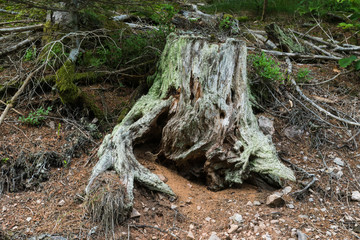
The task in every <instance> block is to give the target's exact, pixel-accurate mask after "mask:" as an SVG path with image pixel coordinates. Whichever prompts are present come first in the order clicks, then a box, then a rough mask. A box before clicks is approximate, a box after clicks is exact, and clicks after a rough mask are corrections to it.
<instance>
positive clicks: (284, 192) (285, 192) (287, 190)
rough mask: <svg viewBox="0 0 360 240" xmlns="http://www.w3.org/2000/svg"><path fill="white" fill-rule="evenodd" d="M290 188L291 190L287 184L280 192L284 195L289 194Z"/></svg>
mask: <svg viewBox="0 0 360 240" xmlns="http://www.w3.org/2000/svg"><path fill="white" fill-rule="evenodd" d="M291 190H292V187H290V186H287V187H285V188H284V189H283V190H282V193H283V194H284V195H286V194H289V193H290V192H291Z"/></svg>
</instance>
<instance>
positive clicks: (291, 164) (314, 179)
mask: <svg viewBox="0 0 360 240" xmlns="http://www.w3.org/2000/svg"><path fill="white" fill-rule="evenodd" d="M280 158H281V160H282V161H284V162H286V163H288V164H290V166H291V167H292V168H293V169H295V170H297V171H299V172H302V173H303V174H305V175H306V177H307V178H312V180H311V181H310V182H309V183H308V184H307V185H306V186H305V187H304V188H303V189H301V190H298V191H296V192H293V193H291V195H293V196H295V197H299V196H301V195H303V194H304V193H305V192H306V191H307V190H309V188H310V187H311V186H312V185H314V183H315V182H316V181H318V180H319V179H318V178H317V177H316V176H315V174H312V173H308V172H307V171H306V170H304V169H303V168H301V167H299V166H297V165H295V164H294V163H292V162H291V161H290V160H287V159H285V158H283V157H280Z"/></svg>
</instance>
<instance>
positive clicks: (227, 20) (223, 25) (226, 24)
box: [219, 14, 234, 30]
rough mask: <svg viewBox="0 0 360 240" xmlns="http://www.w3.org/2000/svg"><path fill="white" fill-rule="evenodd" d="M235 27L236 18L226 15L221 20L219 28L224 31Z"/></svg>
mask: <svg viewBox="0 0 360 240" xmlns="http://www.w3.org/2000/svg"><path fill="white" fill-rule="evenodd" d="M233 25H234V17H233V16H231V15H230V14H225V15H224V16H223V18H222V19H221V20H220V24H219V28H220V29H222V30H229V29H230V28H231V27H232V26H233Z"/></svg>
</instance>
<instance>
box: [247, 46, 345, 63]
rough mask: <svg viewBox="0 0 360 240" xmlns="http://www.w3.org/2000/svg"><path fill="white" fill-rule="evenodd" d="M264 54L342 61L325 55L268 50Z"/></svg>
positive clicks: (263, 50)
mask: <svg viewBox="0 0 360 240" xmlns="http://www.w3.org/2000/svg"><path fill="white" fill-rule="evenodd" d="M248 49H249V50H255V48H248ZM261 51H262V52H265V53H268V54H271V55H275V56H284V57H292V58H301V59H308V60H316V59H319V60H334V61H338V60H340V59H341V57H336V56H323V55H304V54H299V53H287V52H279V51H274V50H266V49H261Z"/></svg>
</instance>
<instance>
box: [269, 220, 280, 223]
mask: <svg viewBox="0 0 360 240" xmlns="http://www.w3.org/2000/svg"><path fill="white" fill-rule="evenodd" d="M270 223H271V224H278V223H279V220H276V219H274V220H271V221H270Z"/></svg>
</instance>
